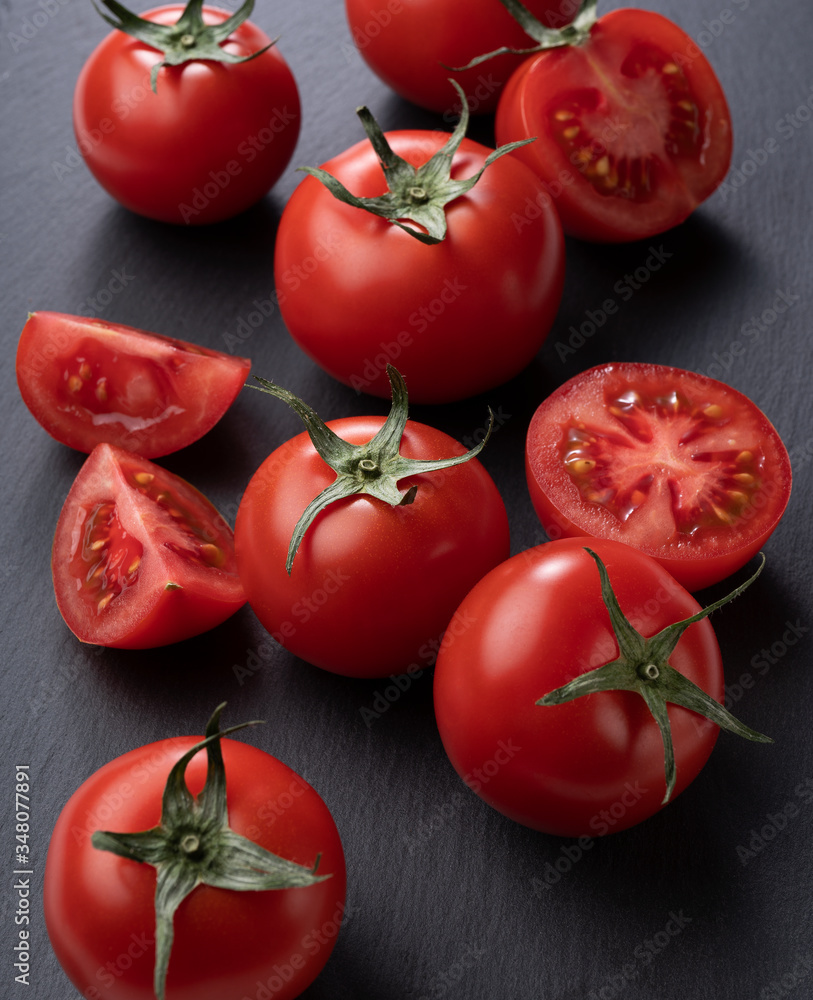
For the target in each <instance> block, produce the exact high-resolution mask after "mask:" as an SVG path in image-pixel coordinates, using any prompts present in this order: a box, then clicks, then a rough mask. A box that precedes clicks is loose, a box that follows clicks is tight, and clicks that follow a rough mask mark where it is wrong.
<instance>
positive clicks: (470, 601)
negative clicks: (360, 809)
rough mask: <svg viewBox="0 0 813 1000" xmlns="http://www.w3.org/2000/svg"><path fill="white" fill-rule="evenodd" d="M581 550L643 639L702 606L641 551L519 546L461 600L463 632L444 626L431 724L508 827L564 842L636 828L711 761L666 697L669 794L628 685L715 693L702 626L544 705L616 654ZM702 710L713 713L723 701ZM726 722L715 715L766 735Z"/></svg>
mask: <svg viewBox="0 0 813 1000" xmlns="http://www.w3.org/2000/svg"><path fill="white" fill-rule="evenodd" d="M586 545H589V547H590V549H591V550H592V551H594V552H595V553H596V554H597V555H599V556H600V558H601V560H602V561H603V563H604V564H605V567H606V571H607V573H608V575H609V581H610V584H611V586H612V589H613V591H614V592H615V595H616V597H617V601H618V604H619V605H620V608H621V611H622V612H623V613H624V615H626V618H627V619H628V622H629V624H630V625H631V626H632V627H633V628H634V629H636V630H637V632H638V633H640V635H642V636H644V637H646V638H649V637H653V636H656V635H657V634H658V633H659V632H661V630H662V629H665V628H667V627H668V626H670V625H674V624H675V623H676V622H681V621H683V620H685V619H687V618H689V617H690V616H692V615H695V614H697V613H698V612H699V611H700V605H698V604H697V602H696V601H695V600H694V598H693V597H692V596H691V594H689V593H688V592H687V591H686V590H684V589H683V587H681V586H680V585H679V584H678V583H677V582H676V581H675V580H674V579H673V578H672V577H671V576H670V575H669V573H667V572H666V570H665V569H664V568H663V567H662V566H661V565H660V564H659V563H657V562H656V561H655V560H654V559H652V558H651V557H649V556H646V555H644V554H643V553H641V552H638V551H637V550H636V549H632V548H630V547H629V546H627V545H623V544H621V543H619V542H611V541H606V540H604V539H586V538H568V539H563V540H561V541H558V542H549V543H547V544H545V545H541V546H538V547H537V548H534V549H530V550H528V551H527V552H522V553H520V554H519V555H516V556H514V557H513V558H511V559H509V560H508V561H507V562H505V563H503V564H502V565H500V566H498V567H497V568H496V569H494V570H493V571H492V572H491V573H489V574H488V575H487V576H486V577H484V578H483V580H481V581H480V583H478V584H477V586H476V587H475V588H474V589H473V590H472V591H471V593H470V594H469V595H468V596H467V597H466V599H465V600H464V601H463V602H462V604H461V605H460V608H459V610H458V612H457V614H456V618H458V619H459V620H460V622H461V623H462V624H461V626H460V627H459V628H452V627H450V629H449V632H448V633H447V638H446V639H444V642H443V644H442V646H441V649H440V654H439V656H438V661H437V665H436V667H435V690H434V696H435V713H436V717H437V722H438V727H439V730H440V735H441V738H442V740H443V745H444V747H445V749H446V752H447V753H448V755H449V759H450V760H451V762H452V764H453V765H454V768H455V770H456V771H457V772H458V774H459V775H460V776H461V777H462V778H463V780H464V781H465V782H466V784H468V785H469V787H471V788H472V789H473V790H474V791H475V792H476V793H477V794H478V795H480V796H481V797H482V798H483V799H485V801H486V802H488V803H489V804H490V805H492V806H493V807H494V808H495V809H498V810H499V811H500V812H502V813H504V814H505V815H506V816H509V817H510V818H511V819H514V820H517V821H518V822H520V823H524V824H525V825H527V826H530V827H533V828H534V829H537V830H543V831H545V832H547V833H554V834H559V835H562V836H582V835H586V836H595V835H599V836H600V835H603V834H606V833H610V832H613V831H618V830H624V829H626V828H627V827H630V826H633V825H634V824H636V823H639V822H640V821H641V820H644V819H646V818H647V817H649V816H651V815H652V814H653V813H655V812H657V811H658V810H659V809H661V808H662V807H663V805H664V803H665V801H666V799H667V798H669V797H671V798H674V796H675V795H677V794H679V793H680V792H681V791H683V789H685V788H686V787H687V785H689V783H690V782H692V781H693V780H694V779H695V778H696V777H697V775H698V774H699V772H700V770H701V768H702V767H703V765H704V764H705V763H706V760H707V759H708V756H709V754H710V753H711V750H712V747H713V746H714V743H715V741H716V739H717V735H718V726H717V725H716V724H715V723H714V722H711V721H709V719H708V718H703V716H702V715H700V714H697V711H692V710H689V709H687V708H686V707H684V706H683V704H682V703H681V704H673V703H671V699H670V703H669V704H668V707H667V708H666V709H665V710H664V714H665V715H666V716H668V723H669V725H670V727H671V741H672V744H673V747H674V765H675V771H674V775H673V779H674V785H673V787H672V788H671V789H669V786H668V784H667V783H666V782H665V746H664V741H663V738H662V735H661V732H660V730H659V725H658V723H656V721H655V719H654V718H653V714H651V713H650V709H649V708H648V707H647V703H646V702H645V699H644V697H642V696H641V692H640V690H639V689H638V688H637V687H636V688H634V689H633V685H639V687H640V686H643V687H647V686H648V685H651V687H647V694H648V695H649V697H652V698H653V699H654V700H657V689H658V686H659V685H663V684H664V683H665V682H668V683H672V684H673V685H674V681H675V678H674V677H673V676H672V677H671V681H670V677H669V674H670V671H669V668H670V667H671V668H673V670H674V671H676V672H678V673H679V674H680V675H682V677H683V681H682V686H681V690H682V689H683V688H685V687H686V686H687V684H688V682H689V681H690V682H693V683H694V684H695V685H697V686H698V687H699V688H700V689H702V692H705V693H706V695H708V696H710V699H712V700H713V701H714V702H715V703H719V702H721V701H722V699H723V692H724V687H723V667H722V661H721V658H720V650H719V647H718V645H717V641H716V638H715V635H714V631H713V629H712V627H711V625H710V624H709V622H708V620H705V619H703V620H700V621H697V622H696V623H695V624H692V625H690V626H689V627H688V628H687V629H686V630H685V631H684V632H683V633H682V636H681V637H680V638H679V641H678V642H677V645H676V646H675V647H674V649H673V651H672V652H671V654H670V655H669V656H668V665H667V664H666V663H665V661H664V660H663V659H660V660H658V658H657V657H656V658H655V659H654V660H650V659H649V656H647V658H642V659H641V662H640V663H639V664H635V663H634V660H631V661H629V662H631V663H632V665H633V667H634V673H635V677H634V678H633V679H632V680H630V678H629V677H628V676H627V675H626V674H625V675H624V681H623V683H624V684H627V683H629V685H630V687H629V688H627V689H624V690H607V689H606V688H603V689H602V688H600V687H598V686H597V687H596V688H595V689H594V691H593V693H590V694H587V695H586V696H583V697H576V698H575V699H574V700H571V701H566V702H564V703H558V702H550V703H547V704H544V705H542V704H539V702H540V700H541V699H542V698H543V697H544V696H547V695H550V694H551V693H552V692H555V691H557V690H558V689H560V688H561V687H562V686H564V685H567V684H568V683H571V682H575V681H574V679H576V678H579V679H580V680H581V678H582V675H585V674H587V673H588V672H589V671H591V670H595V669H596V668H599V667H602V666H604V665H605V664H609V663H613V662H614V661H617V659H618V658H619V655H620V654H621V658H622V659H623V650H622V649H621V642H620V641H619V639H618V638H617V636H616V632H615V631H614V629H613V627H612V625H611V619H610V614H609V612H608V608H607V606H606V604H605V602H604V599H603V597H602V586H601V577H600V574H599V572H598V571H597V565H596V562H595V561H594V560H593V558H591V556H590V555H589V554H588V552H587V551H585V546H586ZM646 652H647V653H648V654H651V650H647V651H646ZM653 667H654V669H653ZM678 680H679V681H680V678H678ZM639 682H640V684H639ZM617 686H621V685H617ZM651 690H655V694H654V695H651V694H649V692H650V691H651ZM684 693H685V692H684ZM701 710H703V711H706V712H710V713H711V714H714V715H715V716H717V715H719V713H721V712H722V709H721V708H720V706H719V705H715V707H710V706H709V705H708V704H706V705H705V706H701ZM732 719H733V717H731V716H730V715H726V716H725V717H723V716H722V715H719V717H718V718H716V721H717V722H719V723H720V724H724V725H726V726H727V727H728V728H734V729H735V731H737V732H738V733H739V734H740V735H744V736H748V738H750V739H760V740H762V741H765V739H766V738H765V737H760V736H759V734H756V733H754V732H753V730H747V731H745V728H744V727H742V724H741V723H736V720H733V721H732ZM737 727H739V728H737ZM667 772H668V767H667ZM665 787H666V789H667V792H666V795H665V794H664V789H665Z"/></svg>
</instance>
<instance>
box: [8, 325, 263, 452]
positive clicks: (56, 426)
mask: <svg viewBox="0 0 813 1000" xmlns="http://www.w3.org/2000/svg"><path fill="white" fill-rule="evenodd" d="M250 368H251V362H250V361H249V360H248V359H246V358H240V357H233V356H232V355H230V354H224V353H222V352H220V351H214V350H210V349H208V348H205V347H198V346H197V345H195V344H190V343H187V342H186V341H183V340H175V339H173V338H171V337H163V336H160V335H159V334H155V333H147V332H145V331H143V330H137V329H135V328H133V327H129V326H123V325H121V324H120V323H107V322H103V321H101V320H98V319H86V318H85V317H83V316H68V315H65V314H63V313H54V312H35V313H32V314H31V315H30V316H29V318H28V322H27V323H26V324H25V327H24V328H23V332H22V334H21V335H20V342H19V345H18V347H17V384H18V386H19V388H20V393H21V395H22V397H23V401H24V402H25V404H26V406H27V407H28V409H29V410H30V411H31V413H32V414H33V415H34V417H35V418H36V419H37V420H38V421H39V423H40V424H41V425H42V426H43V427H44V428H45V430H46V431H48V433H49V434H50V435H51V436H52V437H54V438H56V439H57V441H61V442H62V443H63V444H66V445H68V446H69V447H71V448H76V449H77V450H78V451H84V452H91V451H92V450H93V448H94V447H95V446H96V445H97V444H100V443H108V444H114V445H117V446H119V447H121V448H125V449H126V450H127V451H133V452H136V453H138V454H139V455H143V456H144V457H145V458H158V457H160V456H161V455H168V454H170V452H173V451H177V450H178V449H179V448H183V447H185V446H186V445H188V444H191V443H192V442H193V441H197V440H198V438H200V437H202V436H203V435H204V434H205V433H206V432H207V431H209V430H211V428H212V427H214V425H215V424H216V423H217V422H218V420H220V418H221V417H222V416H223V414H224V413H225V412H226V410H228V408H229V407H230V406H231V404H232V403H233V402H234V400H235V398H236V397H237V394H238V393H239V392H240V390H241V389H242V387H243V385H244V384H245V381H246V378H247V377H248V373H249V370H250Z"/></svg>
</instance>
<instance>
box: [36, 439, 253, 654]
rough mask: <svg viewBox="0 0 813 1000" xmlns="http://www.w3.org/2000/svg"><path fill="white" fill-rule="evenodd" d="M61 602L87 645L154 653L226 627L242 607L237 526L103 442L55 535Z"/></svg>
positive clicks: (175, 480)
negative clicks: (222, 625)
mask: <svg viewBox="0 0 813 1000" xmlns="http://www.w3.org/2000/svg"><path fill="white" fill-rule="evenodd" d="M51 570H52V573H53V578H54V590H55V592H56V600H57V605H58V606H59V610H60V612H61V614H62V617H63V618H64V619H65V622H66V624H67V625H68V627H69V628H70V629H71V631H72V632H73V633H74V634H75V635H76V636H77V638H79V639H80V640H81V641H82V642H91V643H95V644H97V645H101V646H115V647H118V648H121V649H148V648H151V647H153V646H164V645H167V644H168V643H171V642H178V641H179V640H181V639H187V638H189V637H190V636H193V635H198V634H199V633H201V632H205V631H207V630H208V629H210V628H213V627H214V626H215V625H219V624H220V623H221V622H222V621H224V620H225V619H226V618H228V617H229V616H230V615H231V614H233V613H234V612H235V611H237V610H238V608H240V607H242V605H243V604H244V603H245V600H246V599H245V594H244V593H243V588H242V585H241V584H240V580H239V578H238V575H237V564H236V560H235V557H234V539H233V536H232V532H231V528H229V526H228V525H227V524H226V522H225V521H224V520H223V518H222V517H221V516H220V514H218V512H217V510H215V508H214V507H213V506H212V504H211V503H209V501H208V500H207V499H206V497H204V496H203V494H201V493H199V492H198V491H197V490H196V489H195V488H194V487H193V486H190V484H189V483H187V482H185V481H184V480H183V479H180V478H179V477H178V476H175V475H173V474H172V473H171V472H168V471H167V470H166V469H162V468H161V467H160V466H158V465H154V464H153V463H152V462H148V461H147V460H146V459H144V458H141V457H140V456H138V455H135V454H133V453H131V452H127V451H124V450H123V449H121V448H117V447H115V446H113V445H107V444H100V445H97V446H96V448H94V450H93V451H92V452H91V454H90V457H89V458H88V459H87V461H86V462H85V464H84V465H83V466H82V468H81V469H80V471H79V475H78V476H77V477H76V480H75V481H74V484H73V486H72V487H71V490H70V493H69V494H68V497H67V499H66V500H65V504H64V506H63V508H62V513H61V514H60V516H59V521H58V522H57V526H56V534H55V536H54V546H53V554H52V560H51Z"/></svg>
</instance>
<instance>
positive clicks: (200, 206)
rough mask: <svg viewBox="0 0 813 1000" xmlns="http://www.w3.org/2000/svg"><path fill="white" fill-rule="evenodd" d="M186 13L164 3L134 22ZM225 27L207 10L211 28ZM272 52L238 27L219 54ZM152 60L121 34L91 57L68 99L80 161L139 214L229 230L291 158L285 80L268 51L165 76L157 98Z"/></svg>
mask: <svg viewBox="0 0 813 1000" xmlns="http://www.w3.org/2000/svg"><path fill="white" fill-rule="evenodd" d="M182 10H183V5H177V4H170V5H168V6H164V7H156V8H155V9H153V10H150V11H147V12H145V13H144V14H142V15H140V16H142V17H145V18H146V19H148V20H151V21H155V22H156V23H158V24H174V23H175V21H177V19H178V17H179V15H180V13H181V12H182ZM230 16H231V14H230V13H229V12H226V11H222V10H219V9H217V8H215V7H204V8H203V19H204V22H205V23H207V24H217V23H220V22H222V21H225V20H226V19H227V18H228V17H230ZM270 41H271V39H270V38H269V37H268V36H267V35H266V34H265V32H263V31H261V30H260V29H259V28H258V27H256V25H254V24H252V23H251V22H250V21H245V22H244V23H243V24H242V25H240V26H239V27H238V28H236V29H235V30H234V31H233V32H232V33H231V35H230V36H229V41H228V42H227V43H225V44H224V45H223V46H221V47H222V48H224V49H225V50H226V51H228V52H231V53H233V54H234V55H239V56H245V55H249V54H251V53H252V52H256V51H258V50H259V49H262V48H263V47H264V46H266V45H268V44H269V42H270ZM160 60H161V53H160V52H158V50H156V49H153V48H151V47H150V46H148V45H146V44H145V43H143V42H140V41H138V40H137V39H135V38H132V37H131V36H129V35H127V34H125V33H124V32H121V31H113V32H112V33H111V34H109V35H108V36H107V37H106V38H105V39H104V40H103V41H102V42H101V43H100V44H99V45H98V46H97V48H96V49H94V51H93V52H92V53H91V54H90V56H89V57H88V60H87V62H86V63H85V65H84V67H83V68H82V72H81V73H80V75H79V79H78V81H77V84H76V90H75V93H74V102H73V123H74V131H75V133H76V138H77V143H78V148H79V151H80V152H81V153H82V155H83V156H84V158H85V162H86V163H87V165H88V167H89V168H90V171H91V173H92V174H93V176H94V177H95V178H96V180H97V181H98V182H99V184H101V186H102V187H103V188H104V189H105V190H106V191H107V192H108V193H109V194H111V195H112V196H113V197H114V198H115V199H116V200H117V201H118V202H120V203H121V204H122V205H124V206H125V207H126V208H129V209H131V210H132V211H133V212H137V213H138V214H139V215H146V216H147V217H148V218H151V219H158V220H159V221H161V222H174V223H179V224H189V225H202V224H206V223H210V222H219V221H221V220H223V219H229V218H231V217H232V216H234V215H237V214H238V213H239V212H242V211H244V210H245V209H247V208H249V207H250V206H251V205H253V204H254V203H255V202H257V201H259V199H260V198H262V197H263V195H265V194H266V193H267V192H268V191H269V190H270V189H271V187H272V186H273V185H274V184H275V183H276V181H277V180H278V178H279V177H280V176H281V174H282V172H283V170H284V169H285V167H286V166H287V165H288V162H289V161H290V159H291V156H292V154H293V151H294V147H295V146H296V142H297V138H298V136H299V126H300V102H299V93H298V90H297V86H296V82H295V80H294V77H293V74H292V73H291V70H290V69H289V67H288V64H287V63H286V62H285V60H284V59H283V57H282V56H281V55H280V53H279V52H278V51H277V47H276V46H272V48H270V49H269V50H268V51H267V52H264V53H263V54H262V55H260V56H257V58H256V59H251V60H249V61H248V62H245V63H240V64H231V65H228V64H226V63H217V62H213V61H211V60H209V61H206V60H201V61H199V62H195V61H193V62H188V63H185V64H183V65H181V66H165V67H162V68H161V69H160V70H159V72H158V81H157V87H156V92H155V93H153V92H152V91H151V89H150V70H151V69H152V67H153V66H154V65H155V64H156V63H157V62H160ZM263 130H266V131H265V132H263ZM266 132H267V133H268V134H266ZM252 140H254V142H253V141H252ZM196 192H197V194H196ZM184 206H185V210H184Z"/></svg>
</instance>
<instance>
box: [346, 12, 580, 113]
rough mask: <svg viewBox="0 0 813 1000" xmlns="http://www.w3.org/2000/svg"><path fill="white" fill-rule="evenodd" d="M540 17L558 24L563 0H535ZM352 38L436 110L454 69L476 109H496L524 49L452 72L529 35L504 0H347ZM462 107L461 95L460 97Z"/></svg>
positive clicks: (443, 107)
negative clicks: (506, 7)
mask: <svg viewBox="0 0 813 1000" xmlns="http://www.w3.org/2000/svg"><path fill="white" fill-rule="evenodd" d="M526 6H527V7H528V8H529V9H530V10H531V11H532V13H534V14H536V16H537V17H538V18H539V19H540V20H541V21H544V22H545V23H546V24H549V25H550V26H551V27H556V26H558V25H560V24H562V23H564V22H565V21H566V18H563V17H562V16H561V15H560V14H559V8H560V6H561V0H528V2H527V4H526ZM345 9H346V13H347V21H348V24H349V26H350V33H351V35H352V36H353V42H354V43H355V45H356V48H357V49H358V50H359V52H360V53H361V55H362V56H363V57H364V60H365V62H366V63H367V65H368V66H369V67H370V69H372V71H373V72H374V73H375V74H376V75H377V76H379V77H380V78H381V79H382V80H383V81H384V82H385V83H386V84H387V85H388V86H389V87H392V89H393V90H395V91H397V92H398V93H399V94H400V95H401V96H402V97H405V98H406V99H407V100H408V101H412V102H413V103H414V104H418V105H420V106H421V107H422V108H428V109H429V110H430V111H447V112H448V113H449V114H448V117H449V119H451V117H452V115H453V113H454V110H453V109H454V107H455V102H454V99H453V98H452V96H451V94H450V92H449V77H450V76H453V77H454V78H455V79H456V80H457V81H458V82H459V83H460V84H461V85H462V87H463V89H464V90H465V92H466V97H467V100H468V105H469V108H470V110H471V111H472V112H473V113H474V114H486V113H489V112H492V111H493V110H494V108H495V107H496V106H497V99H498V97H499V96H500V91H501V90H502V88H503V86H504V85H505V81H506V80H507V79H508V77H509V75H510V74H511V72H512V71H513V70H514V69H516V67H517V66H519V65H520V63H521V62H522V61H523V60H524V58H525V57H524V56H522V55H503V56H497V57H496V58H494V59H493V60H490V61H489V62H488V63H487V64H484V65H482V66H479V67H474V68H472V69H469V70H465V71H464V72H452V68H453V67H459V66H465V65H466V64H467V63H469V62H470V61H471V60H472V59H474V58H475V57H476V56H479V55H482V54H483V53H484V52H486V51H487V50H488V49H492V48H494V46H495V45H497V44H499V45H504V46H507V47H508V48H512V49H521V48H523V47H527V46H528V45H530V44H531V42H530V41H529V39H528V36H527V35H526V34H525V32H524V31H523V30H522V28H520V26H519V25H518V24H517V22H516V21H515V20H514V18H513V17H511V15H510V14H509V13H508V11H506V10H505V8H504V7H503V6H502V4H501V3H500V2H499V0H377V2H372V0H345ZM458 108H459V102H458Z"/></svg>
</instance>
